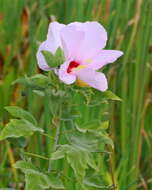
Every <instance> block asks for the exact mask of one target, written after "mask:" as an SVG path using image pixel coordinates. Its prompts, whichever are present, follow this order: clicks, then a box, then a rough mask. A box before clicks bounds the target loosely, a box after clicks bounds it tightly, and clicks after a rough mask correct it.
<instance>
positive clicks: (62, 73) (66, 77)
mask: <svg viewBox="0 0 152 190" xmlns="http://www.w3.org/2000/svg"><path fill="white" fill-rule="evenodd" d="M68 66H69V62H65V63H64V64H62V65H61V66H60V69H59V71H58V75H59V79H60V80H62V81H63V82H64V83H66V84H72V83H74V82H75V80H76V76H75V75H74V74H69V73H67V68H68Z"/></svg>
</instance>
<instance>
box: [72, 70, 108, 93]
mask: <svg viewBox="0 0 152 190" xmlns="http://www.w3.org/2000/svg"><path fill="white" fill-rule="evenodd" d="M75 74H76V76H77V77H78V79H80V80H82V81H84V82H85V83H87V84H89V85H90V86H92V87H93V88H96V89H98V90H100V91H105V90H107V88H108V84H107V79H106V77H105V75H104V74H103V73H101V72H96V71H94V70H92V69H89V68H85V69H81V70H79V71H76V73H75Z"/></svg>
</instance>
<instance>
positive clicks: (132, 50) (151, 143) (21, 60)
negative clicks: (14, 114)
mask: <svg viewBox="0 0 152 190" xmlns="http://www.w3.org/2000/svg"><path fill="white" fill-rule="evenodd" d="M53 20H57V21H59V22H61V23H69V22H72V21H82V22H84V21H91V20H96V21H99V22H100V23H101V24H103V25H104V27H105V28H106V30H107V32H108V36H109V40H108V44H107V47H106V48H107V49H119V50H122V51H123V52H124V56H123V57H122V58H121V59H120V60H119V61H117V63H114V64H111V65H108V66H107V67H106V68H105V69H104V71H105V73H106V75H107V77H108V80H109V89H110V90H112V91H113V92H114V93H116V94H117V95H118V96H120V97H121V98H122V100H123V101H122V102H121V103H111V104H110V109H109V110H110V123H111V128H110V131H109V132H110V134H111V136H112V138H113V140H114V143H115V154H114V155H113V156H112V162H113V163H112V164H113V168H114V174H115V180H116V181H117V184H118V189H120V190H136V189H141V190H151V189H152V106H151V102H152V86H151V85H152V61H151V60H152V1H151V0H13V1H12V0H0V125H3V124H5V123H7V121H8V115H7V113H6V112H5V111H4V106H7V105H19V106H23V107H25V108H26V109H28V110H29V111H30V112H32V113H34V115H35V116H36V117H37V118H39V113H40V110H41V107H42V104H43V102H41V101H40V100H39V99H38V98H37V97H35V96H33V94H32V93H31V91H30V89H29V90H27V91H26V92H24V93H25V96H21V92H22V90H23V89H22V87H21V86H20V85H16V86H12V85H11V83H12V81H14V80H15V79H17V78H18V77H20V76H23V75H24V74H27V75H28V76H31V75H33V74H35V73H37V72H40V71H39V70H38V68H37V63H36V57H35V54H36V50H37V47H38V44H39V42H41V41H43V40H44V39H45V38H46V33H47V27H48V24H49V22H50V21H53ZM22 95H23V94H22ZM37 102H40V103H39V104H37ZM45 104H46V106H45V113H46V114H45V121H46V123H47V122H48V119H47V117H48V110H47V100H45ZM80 109H81V107H80ZM97 109H100V108H97ZM93 111H94V115H96V113H97V112H98V110H95V109H94V110H93ZM88 112H89V109H88V110H87V109H86V110H85V115H84V120H85V118H86V120H87V119H88V118H87V117H88V114H89V113H88ZM42 120H43V119H42ZM46 130H48V131H49V129H46ZM33 142H34V143H33ZM29 150H30V152H32V151H33V152H35V153H37V154H41V153H42V151H46V152H47V150H43V146H42V141H41V138H40V137H36V138H34V139H31V145H30V147H29ZM16 155H17V152H16V150H14V149H13V147H11V146H10V144H9V143H7V142H1V143H0V187H1V188H2V187H7V186H9V185H10V184H11V183H13V179H15V178H16V176H17V175H19V174H17V171H16V170H15V169H13V168H12V164H13V163H14V162H15V161H16V160H17V159H18V156H16Z"/></svg>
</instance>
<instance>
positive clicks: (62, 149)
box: [51, 145, 70, 160]
mask: <svg viewBox="0 0 152 190" xmlns="http://www.w3.org/2000/svg"><path fill="white" fill-rule="evenodd" d="M69 148H70V147H69V145H61V146H60V147H59V148H58V149H57V150H56V151H55V152H53V153H52V154H51V160H59V159H62V158H64V156H65V153H66V152H67V151H68V149H69Z"/></svg>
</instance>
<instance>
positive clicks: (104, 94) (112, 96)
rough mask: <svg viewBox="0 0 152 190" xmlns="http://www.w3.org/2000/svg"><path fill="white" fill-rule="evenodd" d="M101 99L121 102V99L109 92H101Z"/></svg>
mask: <svg viewBox="0 0 152 190" xmlns="http://www.w3.org/2000/svg"><path fill="white" fill-rule="evenodd" d="M103 97H104V98H105V99H109V100H117V101H122V99H121V98H119V97H118V96H117V95H115V94H114V93H113V92H111V91H110V90H107V91H105V92H103Z"/></svg>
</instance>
